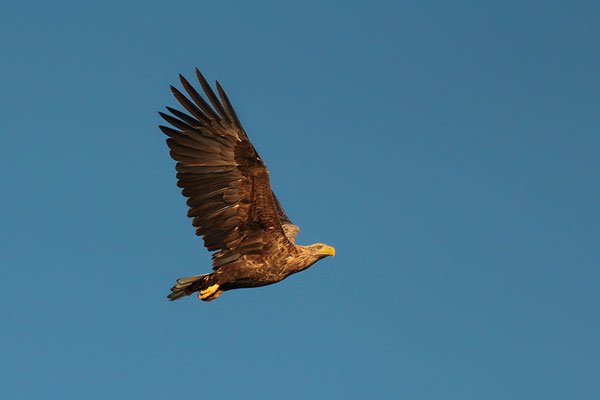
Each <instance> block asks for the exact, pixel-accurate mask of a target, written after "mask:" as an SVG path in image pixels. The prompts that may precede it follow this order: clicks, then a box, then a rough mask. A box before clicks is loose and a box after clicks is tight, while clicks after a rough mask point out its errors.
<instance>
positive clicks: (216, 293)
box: [202, 290, 223, 301]
mask: <svg viewBox="0 0 600 400" xmlns="http://www.w3.org/2000/svg"><path fill="white" fill-rule="evenodd" d="M221 293H223V291H222V290H217V291H216V292H215V294H213V295H212V296H210V297H207V298H204V299H202V300H204V301H213V300H214V299H216V298H217V297H219V296H220V295H221Z"/></svg>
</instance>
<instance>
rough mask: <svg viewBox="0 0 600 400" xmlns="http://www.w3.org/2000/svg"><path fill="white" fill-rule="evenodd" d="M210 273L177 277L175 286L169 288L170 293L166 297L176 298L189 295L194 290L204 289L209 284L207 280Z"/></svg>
mask: <svg viewBox="0 0 600 400" xmlns="http://www.w3.org/2000/svg"><path fill="white" fill-rule="evenodd" d="M211 275H212V274H205V275H196V276H189V277H187V278H179V279H177V283H176V284H175V286H173V287H172V288H171V292H172V293H171V294H170V295H168V296H167V297H168V298H169V300H177V299H180V298H182V297H185V296H189V295H190V294H192V293H194V292H198V291H200V290H203V289H206V288H207V287H208V286H209V280H210V278H211Z"/></svg>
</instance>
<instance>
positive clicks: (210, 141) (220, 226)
mask: <svg viewBox="0 0 600 400" xmlns="http://www.w3.org/2000/svg"><path fill="white" fill-rule="evenodd" d="M196 75H197V77H198V81H199V82H200V85H201V87H202V89H203V90H204V93H205V95H206V97H207V98H208V100H209V101H210V103H211V104H212V107H211V106H210V105H209V104H208V103H207V102H206V101H205V100H204V99H203V98H202V96H200V94H199V93H198V92H197V91H196V90H195V89H194V88H193V87H192V85H190V83H189V82H188V81H187V80H186V79H185V78H184V77H183V76H181V75H180V76H179V77H180V79H181V83H182V85H183V88H184V89H185V91H186V92H187V94H188V96H189V98H188V97H186V96H185V95H183V94H182V93H181V92H180V91H179V90H177V89H176V88H174V87H173V86H171V91H172V92H173V94H174V95H175V97H176V98H177V100H178V101H179V103H180V104H181V105H182V106H183V107H184V108H185V109H186V110H187V112H188V113H189V114H187V113H184V112H181V111H179V110H175V109H173V108H170V107H167V109H168V110H169V111H170V112H171V114H172V116H171V115H168V114H165V113H159V114H160V115H161V117H163V118H164V119H165V120H166V121H167V122H168V123H169V124H171V125H173V127H175V128H176V129H173V128H169V127H166V126H162V125H161V126H160V129H161V130H162V131H163V132H164V133H165V134H166V135H167V136H169V138H168V139H167V144H168V146H169V148H170V149H171V153H170V154H171V157H172V158H173V159H174V160H175V161H177V165H176V170H177V179H178V182H177V186H179V187H181V188H182V189H183V191H182V193H183V195H184V196H186V197H187V198H188V201H187V205H188V206H189V207H190V208H189V211H188V217H193V221H192V225H193V226H194V227H196V234H197V235H201V236H202V237H203V239H204V245H205V246H206V248H207V249H208V250H209V251H215V253H213V269H218V268H220V267H222V266H224V265H226V264H229V263H231V262H234V261H236V260H237V259H239V258H240V257H241V256H243V255H247V254H263V253H266V252H269V251H272V250H275V249H276V248H282V247H283V248H288V249H293V248H294V245H293V243H292V242H291V241H290V240H289V239H288V235H286V233H285V232H284V229H283V227H282V223H285V222H286V221H288V222H289V220H288V219H287V217H286V216H285V213H284V212H283V209H282V208H281V205H279V202H278V201H277V200H276V199H275V196H274V194H273V192H272V191H271V186H270V182H269V172H268V170H267V167H266V166H265V164H264V162H263V161H262V159H261V158H260V157H259V155H258V153H257V152H256V150H255V149H254V146H252V143H250V141H249V140H248V136H247V135H246V132H244V129H243V128H242V125H241V124H240V121H239V120H238V117H237V115H236V113H235V111H234V110H233V107H232V106H231V103H230V102H229V99H228V98H227V96H226V95H225V92H224V91H223V89H222V88H221V85H219V82H216V86H217V91H218V93H219V97H220V100H219V99H218V98H217V96H216V95H215V93H214V92H213V91H212V89H211V88H210V86H209V84H208V83H207V82H206V80H205V79H204V77H203V76H202V74H201V73H200V71H198V69H196ZM190 99H191V100H190ZM282 216H283V220H282Z"/></svg>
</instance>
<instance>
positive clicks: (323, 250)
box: [308, 243, 335, 260]
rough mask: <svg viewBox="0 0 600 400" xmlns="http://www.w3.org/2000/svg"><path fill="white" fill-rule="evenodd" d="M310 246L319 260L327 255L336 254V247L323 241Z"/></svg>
mask: <svg viewBox="0 0 600 400" xmlns="http://www.w3.org/2000/svg"><path fill="white" fill-rule="evenodd" d="M308 248H309V249H310V253H311V255H313V256H315V257H316V258H317V259H319V260H320V259H321V258H325V257H327V256H335V249H334V248H333V247H331V246H328V245H326V244H323V243H315V244H313V245H311V246H308Z"/></svg>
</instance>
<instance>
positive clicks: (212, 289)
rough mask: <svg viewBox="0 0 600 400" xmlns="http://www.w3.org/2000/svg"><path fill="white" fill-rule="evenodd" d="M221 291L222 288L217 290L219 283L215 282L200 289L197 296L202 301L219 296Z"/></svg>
mask: <svg viewBox="0 0 600 400" xmlns="http://www.w3.org/2000/svg"><path fill="white" fill-rule="evenodd" d="M222 292H223V291H222V290H219V284H218V283H215V284H214V285H212V286H209V287H207V288H206V289H204V290H201V291H200V293H199V294H198V298H199V299H200V300H204V301H211V300H214V299H216V298H217V297H219V296H220V295H221V293H222Z"/></svg>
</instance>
